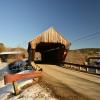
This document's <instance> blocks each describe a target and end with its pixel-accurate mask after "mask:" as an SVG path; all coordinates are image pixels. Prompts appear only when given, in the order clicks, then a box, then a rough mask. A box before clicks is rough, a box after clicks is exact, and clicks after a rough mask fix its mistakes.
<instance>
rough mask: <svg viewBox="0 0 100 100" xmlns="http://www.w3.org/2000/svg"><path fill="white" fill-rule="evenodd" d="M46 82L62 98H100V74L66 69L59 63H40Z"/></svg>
mask: <svg viewBox="0 0 100 100" xmlns="http://www.w3.org/2000/svg"><path fill="white" fill-rule="evenodd" d="M38 65H39V66H40V67H42V68H43V72H44V77H43V80H44V82H45V83H46V84H47V85H48V86H49V87H50V88H52V91H53V92H54V93H55V95H56V96H58V98H59V99H61V100H100V76H97V75H92V74H87V73H84V72H78V71H74V70H70V69H65V68H62V67H59V66H57V65H48V64H45V65H44V64H38Z"/></svg>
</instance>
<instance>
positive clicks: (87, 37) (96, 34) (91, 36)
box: [73, 32, 100, 42]
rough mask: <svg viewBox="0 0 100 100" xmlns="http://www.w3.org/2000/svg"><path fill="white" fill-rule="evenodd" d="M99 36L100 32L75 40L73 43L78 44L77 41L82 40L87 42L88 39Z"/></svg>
mask: <svg viewBox="0 0 100 100" xmlns="http://www.w3.org/2000/svg"><path fill="white" fill-rule="evenodd" d="M98 35H100V32H96V33H92V34H88V35H85V36H82V37H80V38H78V39H76V40H74V41H73V42H77V41H80V40H86V39H88V40H90V39H94V38H95V37H94V36H98Z"/></svg>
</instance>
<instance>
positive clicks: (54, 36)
mask: <svg viewBox="0 0 100 100" xmlns="http://www.w3.org/2000/svg"><path fill="white" fill-rule="evenodd" d="M41 42H43V43H61V44H63V45H65V47H66V48H69V46H70V45H71V43H70V41H69V40H67V39H65V38H64V37H63V36H62V35H61V34H60V33H58V32H57V31H56V30H55V29H54V28H49V29H48V30H46V31H44V32H42V33H41V34H40V35H38V36H37V37H36V38H35V39H33V40H32V41H30V42H29V43H30V46H31V48H32V49H35V48H36V45H37V44H39V43H41Z"/></svg>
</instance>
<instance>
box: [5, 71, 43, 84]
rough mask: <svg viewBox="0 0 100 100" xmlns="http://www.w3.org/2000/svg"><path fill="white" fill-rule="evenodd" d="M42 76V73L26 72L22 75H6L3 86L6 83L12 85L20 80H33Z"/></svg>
mask: <svg viewBox="0 0 100 100" xmlns="http://www.w3.org/2000/svg"><path fill="white" fill-rule="evenodd" d="M41 76H42V72H39V71H37V72H34V71H32V72H28V73H22V74H7V75H5V76H4V82H5V84H7V83H12V82H15V81H18V80H21V79H25V78H35V77H41Z"/></svg>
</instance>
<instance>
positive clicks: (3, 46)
mask: <svg viewBox="0 0 100 100" xmlns="http://www.w3.org/2000/svg"><path fill="white" fill-rule="evenodd" d="M5 50H6V47H5V45H4V44H3V43H0V52H2V51H5Z"/></svg>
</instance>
